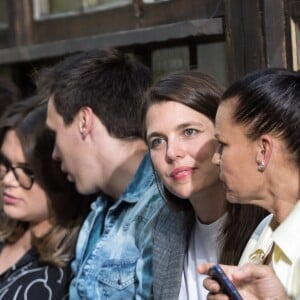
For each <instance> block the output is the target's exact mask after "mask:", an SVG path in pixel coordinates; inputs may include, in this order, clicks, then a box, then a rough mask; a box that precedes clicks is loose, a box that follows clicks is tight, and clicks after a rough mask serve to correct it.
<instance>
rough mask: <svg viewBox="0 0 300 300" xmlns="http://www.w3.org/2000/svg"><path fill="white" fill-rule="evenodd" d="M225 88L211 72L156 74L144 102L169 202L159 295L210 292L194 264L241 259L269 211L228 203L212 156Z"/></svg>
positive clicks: (162, 229) (158, 259)
mask: <svg viewBox="0 0 300 300" xmlns="http://www.w3.org/2000/svg"><path fill="white" fill-rule="evenodd" d="M222 92H223V89H222V87H221V86H220V85H219V84H218V83H217V82H216V80H215V79H213V78H212V77H210V76H208V75H206V74H203V73H201V72H198V71H187V72H180V73H176V74H172V75H169V76H167V77H166V78H164V79H161V80H160V81H158V82H157V83H156V84H154V86H153V87H152V88H151V89H150V91H149V94H148V97H147V99H146V101H145V105H144V109H143V113H142V117H143V123H144V132H145V139H146V142H147V144H148V147H149V151H150V154H151V159H152V162H153V166H154V169H155V171H156V174H157V176H158V180H157V182H158V184H159V185H160V186H161V190H162V193H163V195H164V196H165V198H166V202H167V205H166V206H165V207H164V209H163V210H162V211H161V213H160V215H159V218H158V221H157V225H156V228H155V230H156V232H155V234H154V237H155V238H154V246H153V247H154V249H153V253H154V254H153V272H154V274H153V276H154V288H153V291H154V299H164V300H166V299H172V300H173V299H205V297H206V294H207V292H206V291H205V290H204V288H203V287H202V281H203V278H204V276H199V274H198V273H197V265H198V264H199V263H200V262H203V261H212V262H216V261H221V262H224V263H225V262H227V263H229V262H230V263H236V262H237V261H238V259H239V257H240V255H241V253H242V250H243V248H244V246H245V243H246V241H247V240H248V238H249V236H250V234H251V233H252V231H253V229H254V228H255V226H256V225H257V223H258V221H259V220H260V219H261V218H262V217H263V216H264V210H263V209H259V208H255V207H246V206H243V207H242V206H240V205H228V203H227V201H226V199H225V190H224V187H223V184H222V182H221V181H220V180H219V174H218V168H217V167H216V166H214V165H213V164H212V163H211V158H212V156H213V153H214V152H215V149H216V147H217V143H216V140H215V138H214V120H215V115H216V111H217V107H218V105H219V100H220V97H221V94H222ZM170 207H171V209H170Z"/></svg>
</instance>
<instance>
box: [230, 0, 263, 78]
mask: <svg viewBox="0 0 300 300" xmlns="http://www.w3.org/2000/svg"><path fill="white" fill-rule="evenodd" d="M260 3H261V1H260V0H251V1H249V0H225V16H226V17H225V31H226V33H225V34H226V43H227V51H228V66H229V74H230V78H229V81H230V82H232V81H234V80H236V79H238V78H240V77H241V76H243V75H245V74H246V73H248V72H251V71H254V70H257V69H261V68H264V67H265V66H266V59H265V51H264V39H263V25H262V24H263V21H262V10H261V7H260Z"/></svg>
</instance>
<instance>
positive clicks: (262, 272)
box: [232, 264, 275, 282]
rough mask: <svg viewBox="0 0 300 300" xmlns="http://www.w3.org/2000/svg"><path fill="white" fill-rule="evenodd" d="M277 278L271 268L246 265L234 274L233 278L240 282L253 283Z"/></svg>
mask: <svg viewBox="0 0 300 300" xmlns="http://www.w3.org/2000/svg"><path fill="white" fill-rule="evenodd" d="M270 276H275V275H274V272H273V270H272V269H271V268H270V267H269V266H263V265H255V264H245V265H243V266H241V267H239V268H237V270H236V271H235V272H234V273H233V274H232V277H233V278H234V279H235V280H238V281H243V282H247V281H251V280H256V279H264V278H266V277H270Z"/></svg>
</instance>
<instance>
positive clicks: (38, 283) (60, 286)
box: [0, 251, 71, 299]
mask: <svg viewBox="0 0 300 300" xmlns="http://www.w3.org/2000/svg"><path fill="white" fill-rule="evenodd" d="M70 278H71V270H70V268H69V267H66V268H57V267H52V266H50V265H46V264H41V263H39V262H38V259H37V256H35V255H34V252H33V251H31V253H27V254H26V255H25V256H24V257H23V258H22V259H21V260H20V262H19V263H18V264H17V265H15V266H14V268H12V269H11V270H9V271H8V272H7V273H6V274H5V275H4V276H3V277H2V279H1V280H0V285H1V290H0V297H1V296H2V294H1V293H2V291H5V293H6V294H5V297H9V299H37V298H38V299H49V297H50V296H51V299H63V298H64V296H65V295H66V294H67V291H68V285H69V281H70ZM20 295H21V298H20Z"/></svg>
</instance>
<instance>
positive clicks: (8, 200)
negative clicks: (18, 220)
mask: <svg viewBox="0 0 300 300" xmlns="http://www.w3.org/2000/svg"><path fill="white" fill-rule="evenodd" d="M18 200H19V199H18V198H16V197H14V196H12V195H10V194H7V193H4V194H3V197H2V201H3V203H4V204H14V203H16V202H18Z"/></svg>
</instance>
